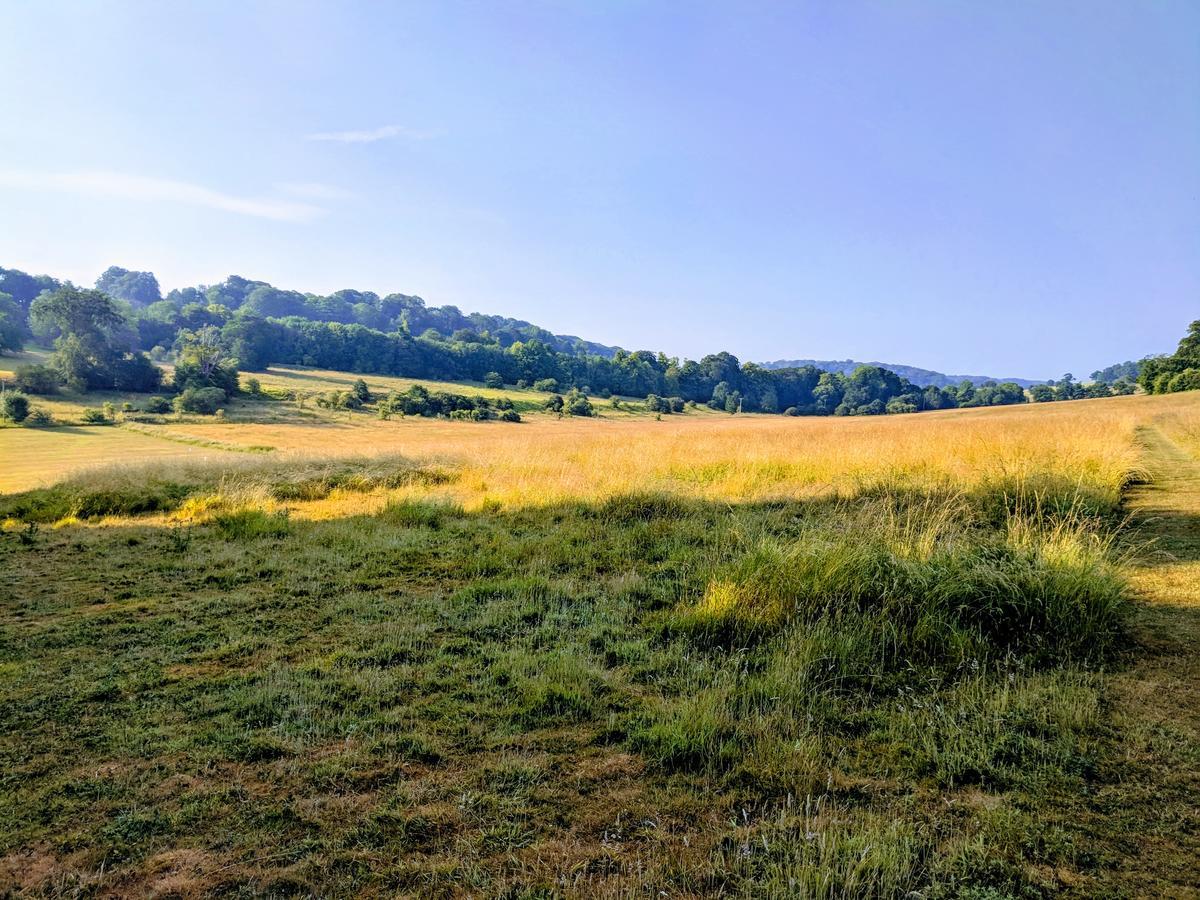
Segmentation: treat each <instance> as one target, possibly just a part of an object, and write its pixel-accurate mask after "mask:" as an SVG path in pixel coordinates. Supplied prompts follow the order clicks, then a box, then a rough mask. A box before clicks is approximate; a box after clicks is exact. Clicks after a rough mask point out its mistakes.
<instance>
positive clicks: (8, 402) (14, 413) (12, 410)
mask: <svg viewBox="0 0 1200 900" xmlns="http://www.w3.org/2000/svg"><path fill="white" fill-rule="evenodd" d="M28 415H29V398H28V397H26V396H25V395H24V394H22V393H21V392H20V391H4V392H3V393H0V416H2V417H3V418H5V419H8V420H9V421H10V422H24V421H25V418H26V416H28Z"/></svg>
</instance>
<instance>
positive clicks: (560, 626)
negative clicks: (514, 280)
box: [0, 370, 1200, 900]
mask: <svg viewBox="0 0 1200 900" xmlns="http://www.w3.org/2000/svg"><path fill="white" fill-rule="evenodd" d="M350 380H353V376H346V375H343V374H339V373H327V372H321V373H317V372H311V371H303V372H301V371H289V370H273V371H272V372H271V373H268V375H266V376H265V377H262V378H261V381H262V383H263V387H264V389H265V390H267V391H270V392H272V393H275V394H277V395H283V394H284V393H289V394H290V393H293V392H295V391H297V390H299V389H300V388H298V385H301V384H310V383H311V384H314V385H317V386H315V387H313V388H312V389H313V390H329V389H332V388H334V387H341V388H344V387H346V386H347V385H348V382H349V381H350ZM368 381H369V383H371V387H372V390H377V391H382V390H387V389H390V388H391V387H400V386H402V385H401V384H396V385H392V384H390V383H388V384H385V383H384V382H385V381H389V382H390V381H395V382H400V380H399V379H391V380H384V379H378V381H379V384H376V383H375V381H376V380H375V379H368ZM471 390H472V392H475V389H474V388H472V389H471ZM480 392H482V391H480ZM495 393H496V394H497V395H506V396H510V397H512V398H513V399H514V401H517V402H521V401H526V402H527V406H526V408H525V409H524V410H523V411H522V415H523V416H525V418H526V421H524V422H522V423H519V424H508V423H499V422H481V423H472V422H449V421H441V420H425V419H411V418H405V419H392V420H390V421H382V420H379V419H378V418H376V417H375V416H374V415H373V414H371V413H370V412H369V411H362V412H346V411H340V412H334V411H329V410H323V409H314V408H312V407H311V405H310V404H306V405H305V406H304V407H303V408H301V407H300V405H299V404H298V403H297V402H295V401H281V400H245V401H242V400H239V401H237V403H236V405H235V406H233V407H231V408H230V409H228V410H227V412H226V416H225V418H224V420H223V421H217V420H214V419H212V418H211V417H208V418H202V417H195V418H185V419H177V418H175V417H167V418H165V419H162V420H160V421H156V420H148V421H143V422H140V423H133V422H131V423H126V424H125V425H117V426H109V427H100V428H89V429H78V431H80V432H84V433H85V434H84V435H83V436H79V435H77V434H75V431H76V429H71V428H68V429H62V430H35V429H0V458H3V459H4V460H5V461H6V463H7V461H8V460H10V459H16V460H18V462H17V464H16V465H15V466H12V465H8V464H6V466H5V471H4V474H3V476H2V477H3V478H4V479H5V481H4V483H3V484H0V489H3V490H7V491H8V493H7V494H6V495H3V496H0V520H3V532H2V533H0V598H2V599H0V604H2V605H0V692H2V694H3V697H4V700H5V702H4V703H3V704H0V759H2V760H3V771H4V772H5V777H4V779H3V781H0V892H2V891H3V890H5V889H8V890H10V891H12V892H15V893H19V894H29V895H47V896H62V895H76V894H87V895H116V894H122V895H158V896H201V895H208V894H232V895H235V896H260V895H261V896H307V895H312V894H317V895H347V894H365V895H376V896H394V895H406V896H506V897H514V898H515V897H549V896H586V897H592V896H613V897H616V896H648V895H655V896H672V897H674V896H678V897H693V896H695V897H698V896H802V897H906V896H920V897H926V898H932V897H974V898H980V900H983V898H1000V897H1037V896H1046V895H1065V896H1088V897H1112V896H1193V895H1195V893H1196V892H1197V891H1198V890H1200V880H1198V876H1197V872H1196V867H1195V859H1196V858H1197V854H1198V853H1200V842H1198V839H1197V831H1196V828H1195V809H1196V804H1197V801H1198V799H1200V796H1198V791H1200V786H1198V784H1197V781H1196V776H1195V773H1196V772H1197V771H1200V757H1198V756H1197V749H1196V748H1197V746H1200V740H1198V738H1200V725H1198V721H1200V720H1198V718H1197V716H1198V711H1200V696H1198V694H1197V678H1198V677H1200V673H1197V670H1196V659H1197V651H1198V650H1200V625H1198V623H1200V605H1198V602H1197V595H1198V591H1197V588H1198V587H1200V570H1198V569H1197V560H1200V536H1198V534H1197V530H1196V526H1195V523H1196V521H1197V516H1200V496H1198V494H1197V489H1196V485H1197V484H1200V461H1198V457H1197V453H1198V452H1200V441H1197V438H1196V435H1197V434H1200V395H1198V394H1178V395H1170V396H1167V397H1141V396H1138V397H1126V398H1115V399H1111V400H1097V401H1078V402H1071V403H1060V404H1047V405H1042V406H1030V407H1005V408H997V409H983V410H961V411H952V412H945V413H926V414H919V415H910V416H895V417H879V418H862V419H804V418H799V419H797V418H785V417H771V416H733V417H731V416H727V415H724V414H720V415H718V414H714V413H712V412H711V411H708V410H696V411H689V412H688V413H686V414H684V415H674V416H663V417H662V420H661V421H658V420H656V419H655V417H654V416H652V415H647V414H645V413H643V412H639V411H635V410H634V411H631V410H629V409H625V410H622V409H611V408H607V407H606V406H605V405H604V403H605V402H604V401H596V402H597V407H598V409H599V411H600V412H601V413H602V414H603V416H602V418H600V419H596V420H584V419H561V420H560V419H558V418H556V417H553V416H550V415H548V414H545V413H540V412H537V411H536V410H535V407H536V406H537V405H539V397H538V396H535V395H533V394H532V392H516V391H499V392H495ZM52 402H62V403H67V402H69V401H52ZM56 416H59V417H60V418H62V419H64V420H65V419H68V418H69V408H68V407H66V406H64V407H63V408H62V410H60V411H56ZM71 441H81V442H82V441H87V442H88V443H86V444H83V443H71ZM188 441H192V442H194V443H187V442H188ZM250 448H257V451H256V452H237V451H238V450H239V449H240V450H248V449H250ZM265 448H271V449H265ZM85 461H90V462H93V463H96V464H98V465H99V467H98V468H96V469H95V470H93V471H90V472H80V471H78V470H77V469H78V466H79V465H81V464H82V463H83V462H85Z"/></svg>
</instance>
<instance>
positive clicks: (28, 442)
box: [0, 370, 1200, 508]
mask: <svg viewBox="0 0 1200 900" xmlns="http://www.w3.org/2000/svg"><path fill="white" fill-rule="evenodd" d="M261 381H262V383H263V387H264V389H266V390H274V391H284V390H288V391H296V390H298V389H303V388H308V387H309V386H311V389H312V390H314V391H320V390H329V389H334V388H338V387H346V386H348V385H349V383H350V382H351V381H353V377H352V376H347V375H345V374H344V373H342V374H339V373H328V372H316V371H304V372H299V371H285V370H272V371H271V372H269V373H267V374H266V375H264V376H262V377H261ZM368 383H369V384H370V386H371V388H372V390H373V391H376V392H385V391H387V390H389V389H393V388H400V389H402V388H403V387H406V386H407V385H409V384H412V383H414V382H412V381H411V380H408V379H385V378H374V377H371V378H368ZM422 383H424V384H427V385H429V386H431V387H434V388H436V387H438V386H439V385H437V384H436V383H430V382H422ZM298 386H302V387H300V388H298ZM454 389H456V390H464V388H462V387H456V388H454ZM470 390H471V392H476V389H475V388H474V387H472V388H470ZM477 390H478V392H479V393H483V394H490V395H493V396H510V397H513V398H514V399H517V400H520V399H524V398H525V395H530V398H529V399H531V400H532V401H534V402H537V401H540V399H541V398H542V397H544V396H545V395H538V394H534V392H522V391H515V390H507V391H498V390H494V391H489V390H488V389H486V388H478V389H477ZM88 400H89V405H93V406H95V405H99V402H100V400H99V399H97V398H95V397H89V398H88ZM595 402H596V404H597V408H598V410H599V411H600V413H601V417H600V418H597V419H592V420H589V419H571V418H567V419H559V418H556V417H554V416H551V415H548V414H544V413H538V412H533V413H529V412H525V413H523V415H524V416H525V418H526V421H525V422H523V423H520V424H518V425H510V424H506V423H497V422H486V423H467V422H450V421H445V420H430V419H420V418H408V419H392V420H389V421H380V420H378V419H377V418H375V417H374V415H373V414H372V413H370V412H369V411H359V412H348V411H340V412H331V411H327V410H318V409H316V408H314V407H313V405H312V404H311V403H309V404H307V405H306V407H305V408H304V409H298V408H297V405H296V404H295V403H294V402H287V403H284V402H275V401H255V400H246V399H238V400H236V401H234V402H233V403H232V404H231V407H230V409H228V410H227V415H226V417H225V419H224V420H216V419H213V418H211V417H188V418H186V419H182V420H175V417H166V418H165V419H164V420H163V421H162V422H161V423H160V424H141V425H138V426H136V427H137V431H136V433H135V432H133V431H132V430H131V429H129V428H124V427H105V426H90V427H87V426H77V427H70V428H53V429H44V430H35V429H3V430H0V456H2V457H3V458H5V459H6V460H8V461H9V462H8V464H6V465H5V466H4V468H3V470H2V471H0V491H14V490H22V489H26V488H29V487H33V486H35V485H38V484H46V483H49V482H51V481H54V480H56V479H57V478H60V477H62V476H63V475H65V474H67V473H68V472H77V471H79V470H80V469H81V468H83V467H86V466H89V465H108V464H113V463H117V464H122V463H135V462H141V461H146V460H150V459H187V458H195V457H196V456H197V455H198V454H200V455H204V456H213V455H214V454H216V455H219V454H220V453H221V452H222V451H221V450H220V449H218V448H219V447H221V446H222V445H226V446H228V447H229V448H230V449H238V448H243V449H249V448H254V447H270V448H273V452H274V453H276V454H289V455H290V454H296V455H302V456H320V457H327V456H346V455H376V454H383V453H387V454H394V453H401V454H404V455H407V456H413V457H427V456H436V457H442V458H447V459H452V460H453V461H454V463H455V464H456V465H458V466H461V467H464V468H465V472H466V476H465V477H463V478H461V479H460V480H459V481H458V482H456V484H455V485H454V486H453V487H452V488H447V489H446V490H447V492H448V493H451V494H453V496H454V499H455V500H457V501H459V502H461V503H463V504H464V505H465V506H467V507H468V508H472V507H475V506H478V505H479V504H482V503H489V502H490V503H500V504H503V505H522V504H527V503H546V502H556V501H558V500H563V499H570V498H584V499H593V498H597V497H604V496H610V495H613V494H617V493H623V492H628V491H630V490H647V489H669V490H673V491H681V492H683V493H686V494H688V495H692V496H697V497H703V498H706V499H713V500H730V501H740V500H762V499H772V498H780V499H784V498H798V497H805V496H812V495H814V494H823V493H828V492H837V491H858V490H860V489H862V488H863V487H865V486H870V485H872V484H877V483H885V482H887V483H892V482H894V481H895V480H896V479H901V480H903V481H906V482H909V483H912V484H914V485H916V484H920V483H927V482H930V481H936V482H939V483H947V484H953V485H958V486H965V485H969V484H971V483H973V482H977V481H980V480H996V479H1012V478H1021V477H1023V476H1026V475H1030V474H1032V473H1037V474H1039V475H1042V476H1045V475H1053V476H1058V477H1064V478H1073V479H1078V480H1080V481H1083V482H1088V483H1090V484H1093V485H1103V486H1105V487H1104V489H1106V490H1107V489H1112V490H1118V489H1119V488H1120V486H1121V483H1122V478H1123V477H1124V476H1123V473H1125V472H1127V471H1128V470H1129V469H1130V468H1131V467H1133V468H1136V466H1137V464H1138V463H1137V454H1138V450H1137V448H1136V447H1135V445H1134V442H1133V436H1134V433H1135V431H1136V430H1137V429H1138V428H1139V427H1141V426H1144V425H1146V424H1148V423H1151V422H1159V423H1161V424H1162V426H1163V427H1164V428H1169V429H1171V433H1172V435H1173V437H1174V438H1175V439H1176V440H1179V441H1180V442H1184V443H1186V442H1189V441H1190V442H1191V444H1190V446H1192V447H1200V431H1198V430H1197V429H1198V426H1197V424H1196V423H1197V421H1200V416H1198V415H1197V409H1198V407H1200V404H1197V402H1196V400H1195V399H1194V398H1193V397H1191V396H1190V395H1176V396H1165V397H1145V396H1137V397H1122V398H1113V399H1109V400H1099V401H1075V402H1072V403H1066V404H1045V405H1030V406H1020V407H998V408H994V409H971V410H951V411H946V412H939V413H923V414H919V415H910V416H899V417H873V418H862V419H834V418H786V417H782V416H766V415H742V416H728V415H726V414H723V413H714V412H712V411H710V410H707V409H705V408H699V409H696V410H689V411H688V412H687V413H685V414H682V415H673V416H664V417H662V420H661V421H656V420H655V418H654V417H653V416H650V415H647V414H645V413H637V412H631V411H630V410H629V406H630V405H631V403H630V402H629V401H627V402H626V403H625V404H623V407H624V408H622V409H617V410H614V409H612V408H611V407H609V406H608V404H607V402H606V401H603V400H596V401H595ZM37 403H38V405H42V406H45V407H47V408H49V409H51V411H52V412H53V414H54V415H55V418H56V420H57V421H70V419H71V417H72V416H74V415H77V408H82V407H81V406H80V404H79V403H78V402H77V401H76V400H59V399H53V400H50V401H49V402H46V401H42V400H39V401H37ZM189 440H194V441H196V442H197V444H200V445H203V446H195V445H189V444H187V443H184V441H189Z"/></svg>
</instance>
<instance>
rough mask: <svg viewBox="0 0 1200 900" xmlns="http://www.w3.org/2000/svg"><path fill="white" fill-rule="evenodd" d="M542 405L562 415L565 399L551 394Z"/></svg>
mask: <svg viewBox="0 0 1200 900" xmlns="http://www.w3.org/2000/svg"><path fill="white" fill-rule="evenodd" d="M542 405H543V406H544V407H545V408H546V409H548V410H550V411H551V412H556V413H561V412H562V411H563V398H562V396H561V395H559V394H551V395H550V396H549V397H547V398H546V402H545V403H544V404H542Z"/></svg>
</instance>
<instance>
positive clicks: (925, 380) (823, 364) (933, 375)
mask: <svg viewBox="0 0 1200 900" xmlns="http://www.w3.org/2000/svg"><path fill="white" fill-rule="evenodd" d="M760 365H761V366H762V367H763V368H764V369H795V368H799V367H800V366H815V367H816V368H818V369H824V370H825V371H826V372H841V373H842V374H843V375H849V374H850V373H851V372H853V371H854V370H855V369H857V368H858V367H859V366H878V367H879V368H881V369H887V370H889V371H891V372H895V373H896V374H897V375H899V376H900V377H902V378H907V379H908V380H909V381H911V382H912V383H913V384H916V385H920V386H921V387H928V386H929V385H933V386H934V387H950V386H951V385H958V384H962V383H963V382H964V381H969V382H971V383H972V384H975V385H980V384H983V383H984V382H985V381H996V382H1000V381H1012V382H1016V383H1017V384H1019V385H1020V386H1021V387H1032V386H1033V385H1035V384H1045V383H1046V382H1045V381H1044V380H1042V381H1034V380H1031V379H1029V378H997V377H995V376H993V375H946V374H944V373H942V372H934V371H933V370H932V369H918V368H917V367H916V366H905V365H900V364H897V363H885V362H858V361H857V360H853V359H777V360H775V361H774V362H765V363H760Z"/></svg>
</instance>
